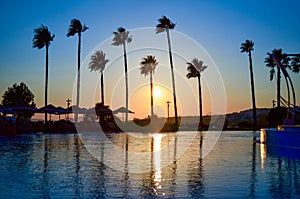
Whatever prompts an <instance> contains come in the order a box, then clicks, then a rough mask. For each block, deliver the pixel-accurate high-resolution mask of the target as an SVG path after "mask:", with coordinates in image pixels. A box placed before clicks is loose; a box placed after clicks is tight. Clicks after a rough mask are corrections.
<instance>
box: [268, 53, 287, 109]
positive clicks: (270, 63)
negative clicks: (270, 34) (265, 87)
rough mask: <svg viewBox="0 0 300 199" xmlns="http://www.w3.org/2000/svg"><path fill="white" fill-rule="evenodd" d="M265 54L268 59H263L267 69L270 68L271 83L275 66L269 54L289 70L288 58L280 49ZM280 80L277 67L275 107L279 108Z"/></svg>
mask: <svg viewBox="0 0 300 199" xmlns="http://www.w3.org/2000/svg"><path fill="white" fill-rule="evenodd" d="M267 54H268V57H266V58H265V63H266V66H267V67H270V68H271V70H270V80H271V81H272V80H273V79H274V75H275V68H276V66H277V65H276V63H275V62H274V60H273V59H272V58H271V57H270V55H271V54H274V55H275V56H276V57H277V59H278V60H279V61H280V62H281V63H282V65H283V66H284V67H285V68H291V66H290V65H289V61H290V58H289V57H288V56H287V54H285V53H282V49H273V50H272V52H271V53H267ZM280 79H281V74H280V69H279V68H278V67H277V107H280Z"/></svg>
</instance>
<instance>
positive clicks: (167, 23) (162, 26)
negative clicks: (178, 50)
mask: <svg viewBox="0 0 300 199" xmlns="http://www.w3.org/2000/svg"><path fill="white" fill-rule="evenodd" d="M158 22H159V23H158V24H157V25H156V34H158V33H162V32H166V33H167V40H168V47H169V58H170V67H171V75H172V87H173V101H174V112H175V125H176V126H177V127H178V126H179V123H178V114H177V102H176V89H175V77H174V67H173V58H172V50H171V40H170V30H172V29H174V27H175V24H174V23H173V22H171V20H170V19H169V18H167V17H166V16H162V17H161V18H159V19H158Z"/></svg>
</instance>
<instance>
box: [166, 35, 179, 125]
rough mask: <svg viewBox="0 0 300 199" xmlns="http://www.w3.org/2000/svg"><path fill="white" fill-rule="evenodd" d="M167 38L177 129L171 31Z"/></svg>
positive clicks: (176, 116)
mask: <svg viewBox="0 0 300 199" xmlns="http://www.w3.org/2000/svg"><path fill="white" fill-rule="evenodd" d="M167 38H168V46H169V58H170V65H171V74H172V86H173V99H174V112H175V124H176V128H178V115H177V103H176V89H175V77H174V70H173V59H172V51H171V41H170V33H169V29H167Z"/></svg>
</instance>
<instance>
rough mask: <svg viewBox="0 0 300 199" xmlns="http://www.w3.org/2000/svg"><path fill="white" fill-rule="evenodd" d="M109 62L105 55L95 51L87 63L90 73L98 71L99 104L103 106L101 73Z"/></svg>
mask: <svg viewBox="0 0 300 199" xmlns="http://www.w3.org/2000/svg"><path fill="white" fill-rule="evenodd" d="M107 62H109V60H108V59H105V53H104V52H103V51H102V50H101V51H96V52H95V54H94V55H92V57H91V61H90V63H89V69H90V70H91V71H99V72H100V74H101V76H100V82H101V103H102V104H103V105H104V83H103V71H104V69H105V65H106V64H107Z"/></svg>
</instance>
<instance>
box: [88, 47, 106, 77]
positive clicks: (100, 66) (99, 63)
mask: <svg viewBox="0 0 300 199" xmlns="http://www.w3.org/2000/svg"><path fill="white" fill-rule="evenodd" d="M108 62H109V60H108V59H106V58H105V53H104V52H103V51H102V50H101V51H96V52H95V53H94V54H93V55H92V56H91V61H90V63H89V69H90V71H99V72H103V71H104V69H105V65H106V64H107V63H108Z"/></svg>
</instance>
